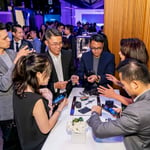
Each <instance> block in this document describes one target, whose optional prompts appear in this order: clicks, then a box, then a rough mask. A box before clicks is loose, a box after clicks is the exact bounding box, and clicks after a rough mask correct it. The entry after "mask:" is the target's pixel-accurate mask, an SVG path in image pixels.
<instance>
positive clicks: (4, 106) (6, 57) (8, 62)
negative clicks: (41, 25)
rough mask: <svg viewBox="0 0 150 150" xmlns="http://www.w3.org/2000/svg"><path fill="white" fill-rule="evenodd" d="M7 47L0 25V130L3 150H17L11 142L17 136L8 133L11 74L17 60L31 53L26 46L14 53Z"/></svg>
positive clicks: (10, 113) (11, 124)
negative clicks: (0, 131)
mask: <svg viewBox="0 0 150 150" xmlns="http://www.w3.org/2000/svg"><path fill="white" fill-rule="evenodd" d="M9 46H10V39H9V37H8V33H7V31H6V28H5V25H4V24H3V23H0V128H1V130H2V132H3V142H4V146H3V150H6V149H9V150H17V149H19V148H17V147H14V144H16V143H15V141H12V140H13V139H15V138H16V137H17V134H16V136H14V137H11V135H10V132H9V131H11V130H10V129H11V128H12V127H13V126H14V122H13V107H12V96H13V90H12V77H11V74H12V71H13V68H14V66H15V64H16V62H17V61H18V59H19V58H20V57H22V56H24V55H27V54H29V53H30V52H32V51H30V50H26V48H27V46H26V47H24V48H22V49H21V50H20V51H19V52H18V53H16V52H15V51H14V50H12V49H7V48H8V47H9ZM10 138H11V139H10ZM10 141H11V142H10ZM13 142H14V143H13Z"/></svg>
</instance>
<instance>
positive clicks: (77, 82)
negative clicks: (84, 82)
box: [71, 75, 79, 85]
mask: <svg viewBox="0 0 150 150" xmlns="http://www.w3.org/2000/svg"><path fill="white" fill-rule="evenodd" d="M71 82H72V84H74V85H75V84H79V76H77V75H72V76H71Z"/></svg>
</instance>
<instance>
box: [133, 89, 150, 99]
mask: <svg viewBox="0 0 150 150" xmlns="http://www.w3.org/2000/svg"><path fill="white" fill-rule="evenodd" d="M148 91H150V89H147V90H145V91H144V92H142V93H141V94H140V95H138V96H137V97H136V98H134V99H133V101H134V102H136V101H137V99H138V98H139V97H140V96H141V95H143V94H144V93H146V92H148Z"/></svg>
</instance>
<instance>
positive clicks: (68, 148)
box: [42, 88, 125, 150]
mask: <svg viewBox="0 0 150 150" xmlns="http://www.w3.org/2000/svg"><path fill="white" fill-rule="evenodd" d="M82 91H83V88H74V89H73V90H72V92H71V94H70V96H69V98H68V99H69V104H68V106H67V107H66V108H65V109H64V110H63V112H62V113H61V116H60V118H59V120H58V122H57V123H56V125H55V127H54V128H53V129H52V131H51V132H50V134H49V135H48V137H47V140H46V141H45V143H44V145H43V148H42V150H125V146H124V144H123V142H122V141H115V140H114V141H113V140H112V141H111V140H109V139H108V140H107V139H105V140H103V141H101V142H96V141H95V140H94V138H93V135H92V132H91V128H90V127H89V128H88V130H87V133H86V142H85V143H82V144H78V143H76V144H74V143H73V142H72V141H71V135H70V134H68V133H67V131H66V125H67V122H68V121H70V120H71V119H72V117H75V116H70V108H71V105H72V100H73V97H74V96H81V95H80V94H79V93H80V92H82ZM100 99H101V103H105V100H110V99H108V98H106V97H102V96H100ZM114 102H115V105H117V106H120V105H121V104H120V102H118V101H115V100H114ZM83 118H84V120H86V119H88V118H89V116H83ZM108 118H111V119H114V118H113V117H112V116H111V115H110V114H109V113H107V112H105V111H103V113H102V116H101V119H102V120H105V119H108Z"/></svg>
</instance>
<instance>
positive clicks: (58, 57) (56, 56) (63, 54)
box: [45, 28, 79, 97]
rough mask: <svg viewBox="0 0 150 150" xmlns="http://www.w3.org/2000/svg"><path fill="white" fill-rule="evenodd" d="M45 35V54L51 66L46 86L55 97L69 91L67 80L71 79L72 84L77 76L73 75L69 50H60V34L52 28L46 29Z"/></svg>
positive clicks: (76, 79) (73, 69) (76, 81)
mask: <svg viewBox="0 0 150 150" xmlns="http://www.w3.org/2000/svg"><path fill="white" fill-rule="evenodd" d="M45 37H46V41H45V44H46V46H47V47H48V51H47V55H48V57H49V60H50V61H51V63H52V66H53V67H52V73H51V77H50V80H49V84H48V88H49V89H50V90H51V91H52V93H53V94H54V97H55V96H57V95H58V94H59V93H62V92H65V91H67V92H69V91H70V89H68V88H67V85H68V81H69V80H71V81H72V83H73V84H76V83H78V79H79V77H78V76H76V75H73V74H74V73H75V68H74V65H73V61H72V53H71V51H66V50H62V34H61V33H60V32H59V31H58V30H57V29H54V28H52V29H48V30H47V31H46V35H45ZM68 94H69V93H68Z"/></svg>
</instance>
